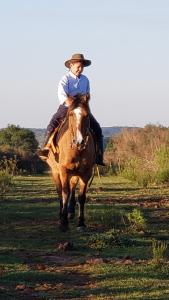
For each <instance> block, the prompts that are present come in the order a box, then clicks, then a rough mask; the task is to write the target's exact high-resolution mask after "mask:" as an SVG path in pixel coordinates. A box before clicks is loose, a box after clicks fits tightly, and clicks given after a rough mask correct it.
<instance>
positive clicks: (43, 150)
mask: <svg viewBox="0 0 169 300" xmlns="http://www.w3.org/2000/svg"><path fill="white" fill-rule="evenodd" d="M51 134H52V132H50V131H47V132H46V135H45V139H44V143H43V145H42V148H41V149H40V150H39V151H38V155H39V156H43V157H46V158H47V157H48V154H49V148H50V144H49V143H48V141H49V139H50V137H51Z"/></svg>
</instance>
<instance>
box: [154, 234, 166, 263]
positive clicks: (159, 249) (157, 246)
mask: <svg viewBox="0 0 169 300" xmlns="http://www.w3.org/2000/svg"><path fill="white" fill-rule="evenodd" d="M166 250H167V244H166V243H165V242H162V241H156V240H153V242H152V252H153V259H152V262H153V263H154V264H160V263H162V262H163V261H164V260H165V259H164V255H165V253H166Z"/></svg>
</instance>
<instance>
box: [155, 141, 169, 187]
mask: <svg viewBox="0 0 169 300" xmlns="http://www.w3.org/2000/svg"><path fill="white" fill-rule="evenodd" d="M155 163H156V174H155V178H156V181H157V182H159V183H165V182H169V147H164V146H163V147H160V148H159V149H158V150H157V151H156V152H155Z"/></svg>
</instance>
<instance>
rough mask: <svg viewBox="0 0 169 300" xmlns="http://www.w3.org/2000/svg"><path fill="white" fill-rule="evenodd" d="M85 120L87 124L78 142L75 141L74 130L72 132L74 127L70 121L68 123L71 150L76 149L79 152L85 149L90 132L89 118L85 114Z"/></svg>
mask: <svg viewBox="0 0 169 300" xmlns="http://www.w3.org/2000/svg"><path fill="white" fill-rule="evenodd" d="M86 121H87V125H86V129H85V132H84V135H83V140H82V142H81V143H80V144H78V143H77V139H76V136H75V132H74V128H73V125H72V123H71V124H70V134H71V148H72V149H73V150H78V151H79V152H81V151H83V150H85V149H86V146H87V144H88V140H89V133H90V118H89V115H87V116H86Z"/></svg>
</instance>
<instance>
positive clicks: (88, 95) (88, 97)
mask: <svg viewBox="0 0 169 300" xmlns="http://www.w3.org/2000/svg"><path fill="white" fill-rule="evenodd" d="M89 100H90V94H89V93H87V94H86V102H87V103H88V102H89Z"/></svg>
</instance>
